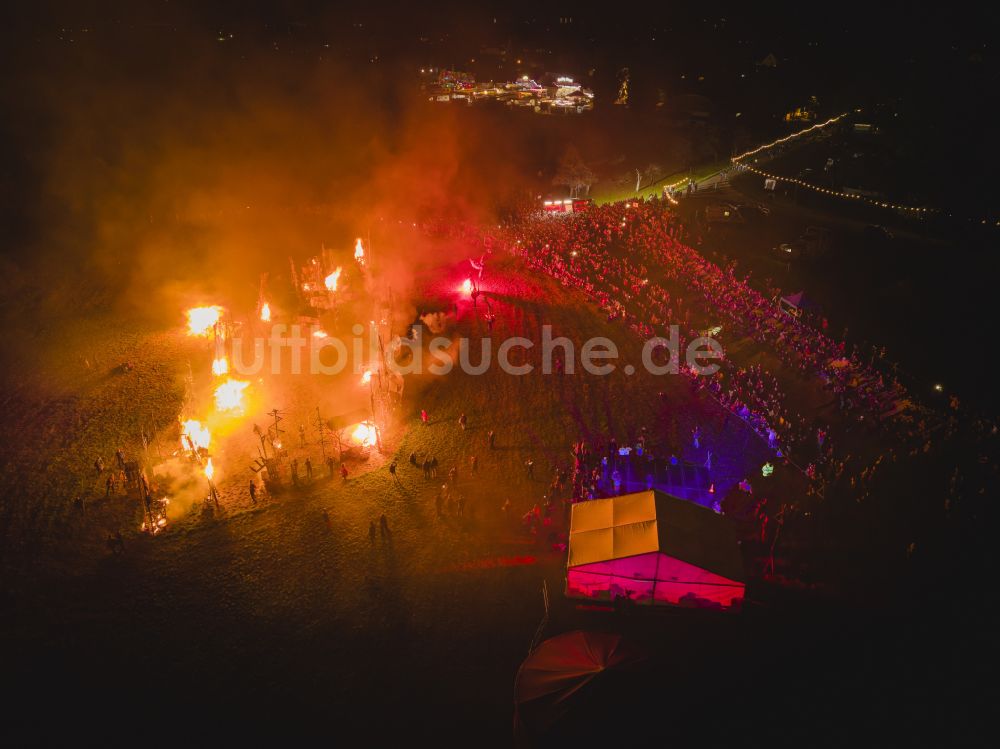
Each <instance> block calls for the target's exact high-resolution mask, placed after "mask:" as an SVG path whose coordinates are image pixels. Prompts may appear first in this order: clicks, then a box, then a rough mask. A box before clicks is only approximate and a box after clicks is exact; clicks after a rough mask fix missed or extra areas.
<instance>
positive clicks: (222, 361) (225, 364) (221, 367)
mask: <svg viewBox="0 0 1000 749" xmlns="http://www.w3.org/2000/svg"><path fill="white" fill-rule="evenodd" d="M212 374H214V375H215V376H216V377H222V375H224V374H229V360H228V359H226V357H224V356H223V357H221V358H219V359H215V360H213V361H212Z"/></svg>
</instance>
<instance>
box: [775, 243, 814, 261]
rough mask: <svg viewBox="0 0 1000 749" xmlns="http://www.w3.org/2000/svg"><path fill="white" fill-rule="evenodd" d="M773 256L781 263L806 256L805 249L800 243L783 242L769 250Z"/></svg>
mask: <svg viewBox="0 0 1000 749" xmlns="http://www.w3.org/2000/svg"><path fill="white" fill-rule="evenodd" d="M771 252H772V253H773V254H774V256H775V257H776V258H777V259H779V260H782V261H785V262H787V261H789V260H798V259H799V258H801V257H803V256H804V255H805V254H806V248H805V246H804V245H803V244H802V243H801V242H783V243H782V244H779V245H778V246H777V247H773V248H771Z"/></svg>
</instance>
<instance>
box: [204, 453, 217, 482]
mask: <svg viewBox="0 0 1000 749" xmlns="http://www.w3.org/2000/svg"><path fill="white" fill-rule="evenodd" d="M213 476H215V466H213V465H212V459H211V458H209V459H208V462H207V463H205V478H207V479H208V480H209V481H211V480H212V477H213Z"/></svg>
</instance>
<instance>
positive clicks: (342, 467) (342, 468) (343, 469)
mask: <svg viewBox="0 0 1000 749" xmlns="http://www.w3.org/2000/svg"><path fill="white" fill-rule="evenodd" d="M340 478H341V480H342V481H347V466H345V465H344V464H343V463H341V465H340Z"/></svg>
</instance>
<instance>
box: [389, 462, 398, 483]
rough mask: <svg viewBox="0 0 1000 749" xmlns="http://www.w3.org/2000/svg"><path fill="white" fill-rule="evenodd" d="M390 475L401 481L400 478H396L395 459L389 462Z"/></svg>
mask: <svg viewBox="0 0 1000 749" xmlns="http://www.w3.org/2000/svg"><path fill="white" fill-rule="evenodd" d="M389 475H390V476H392V478H393V480H394V481H399V479H398V478H396V461H395V460H394V461H392V462H391V463H390V464H389Z"/></svg>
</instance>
